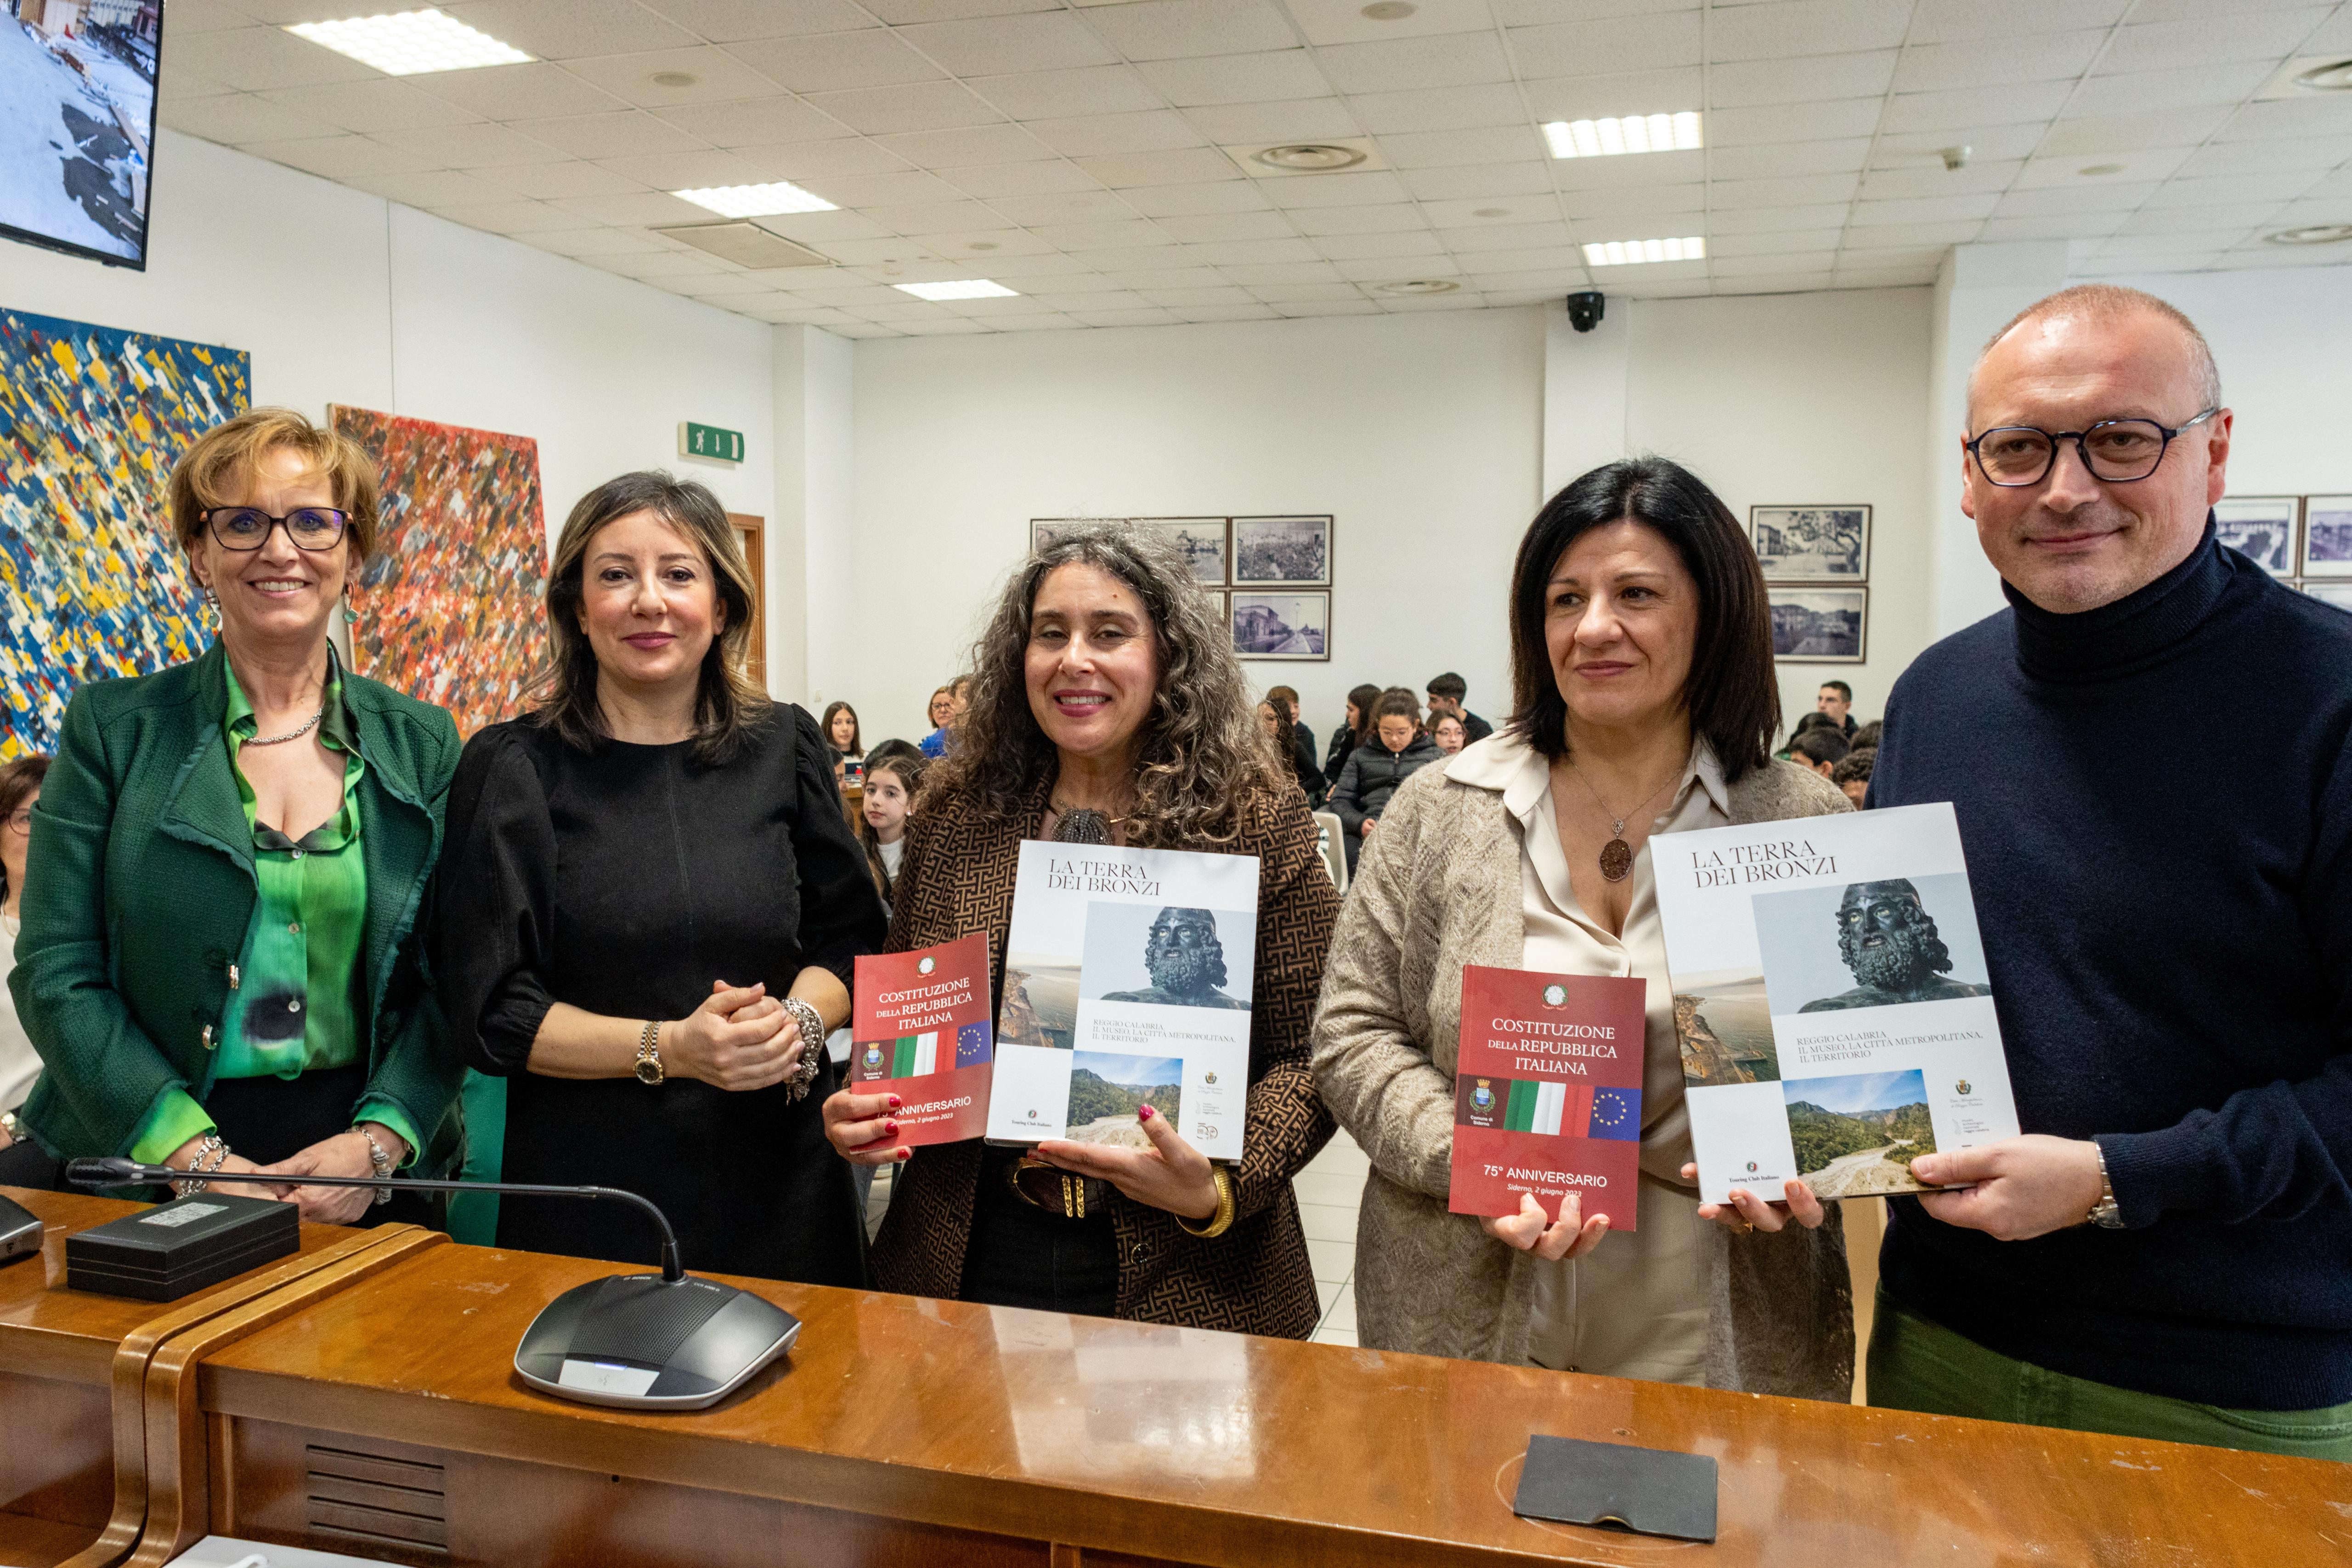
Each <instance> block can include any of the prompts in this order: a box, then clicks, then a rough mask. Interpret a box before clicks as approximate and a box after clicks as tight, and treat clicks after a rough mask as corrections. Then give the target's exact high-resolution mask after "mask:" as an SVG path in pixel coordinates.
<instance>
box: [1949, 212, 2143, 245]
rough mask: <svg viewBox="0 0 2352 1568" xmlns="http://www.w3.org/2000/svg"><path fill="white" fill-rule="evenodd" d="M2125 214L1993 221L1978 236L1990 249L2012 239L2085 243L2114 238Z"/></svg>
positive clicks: (1987, 220)
mask: <svg viewBox="0 0 2352 1568" xmlns="http://www.w3.org/2000/svg"><path fill="white" fill-rule="evenodd" d="M2124 216H2125V215H2124V214H2122V213H2084V212H2076V213H2066V214H2063V215H2061V216H2056V217H1993V218H1987V219H1986V220H1985V226H1984V227H1983V228H1981V229H1979V231H1978V233H1977V238H1978V239H1979V240H1980V241H1982V242H1983V243H1985V244H1987V245H1994V244H1998V243H2000V242H2001V241H2003V240H2011V239H2082V238H2087V237H2092V236H2095V235H2103V234H2113V233H2114V232H2115V231H2116V226H2117V225H2119V224H2121V223H2122V222H2123V221H2124Z"/></svg>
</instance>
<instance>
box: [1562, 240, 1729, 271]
mask: <svg viewBox="0 0 2352 1568" xmlns="http://www.w3.org/2000/svg"><path fill="white" fill-rule="evenodd" d="M1705 259H1706V240H1705V239H1702V238H1701V237H1698V236H1697V235H1695V234H1694V235H1689V236H1686V237H1684V238H1681V239H1612V240H1609V241H1606V242H1604V243H1601V244H1597V245H1588V246H1586V247H1584V264H1585V265H1586V266H1587V267H1632V266H1638V265H1639V264H1641V263H1643V262H1645V261H1702V260H1705Z"/></svg>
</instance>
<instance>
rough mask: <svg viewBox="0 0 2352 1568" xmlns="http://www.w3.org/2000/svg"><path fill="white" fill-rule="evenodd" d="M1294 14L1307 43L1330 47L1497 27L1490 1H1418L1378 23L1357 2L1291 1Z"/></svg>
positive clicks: (1326, 0) (1480, 31)
mask: <svg viewBox="0 0 2352 1568" xmlns="http://www.w3.org/2000/svg"><path fill="white" fill-rule="evenodd" d="M1287 4H1288V6H1289V9H1290V14H1291V16H1294V17H1296V18H1297V21H1298V30H1299V31H1300V32H1302V33H1304V34H1306V35H1307V42H1308V43H1310V44H1315V45H1318V46H1324V45H1330V44H1369V43H1379V42H1382V41H1384V40H1386V39H1390V38H1416V37H1434V36H1436V35H1438V34H1440V33H1484V32H1486V31H1489V30H1490V29H1491V28H1493V26H1494V25H1495V18H1494V14H1493V13H1492V12H1491V11H1489V10H1488V9H1487V7H1486V0H1417V4H1416V5H1415V8H1414V9H1413V10H1412V11H1410V12H1408V13H1406V14H1405V15H1404V16H1382V17H1380V18H1378V19H1377V20H1376V19H1374V18H1372V17H1370V16H1365V15H1364V8H1363V6H1362V5H1360V4H1358V3H1357V0H1287Z"/></svg>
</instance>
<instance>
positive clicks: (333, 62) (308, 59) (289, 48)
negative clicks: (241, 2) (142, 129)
mask: <svg viewBox="0 0 2352 1568" xmlns="http://www.w3.org/2000/svg"><path fill="white" fill-rule="evenodd" d="M171 54H172V55H173V57H175V59H174V63H175V64H182V65H184V66H185V67H186V68H188V69H189V70H190V71H192V72H194V74H196V75H198V76H205V77H210V78H211V79H214V80H215V81H219V82H226V84H227V85H229V86H230V87H234V88H238V89H243V90H245V91H248V92H253V91H259V90H260V89H265V88H273V87H315V86H318V85H319V84H320V83H322V82H331V81H381V80H383V76H382V75H381V74H380V73H379V72H377V71H376V70H375V69H374V68H372V67H368V66H363V65H362V64H360V63H359V61H357V60H354V59H348V58H344V57H343V56H341V55H339V54H337V53H335V52H334V51H333V50H332V49H330V48H325V47H321V46H320V45H318V44H314V43H311V42H310V40H309V39H307V38H298V37H295V36H294V35H293V34H291V33H289V32H284V31H281V30H280V29H278V28H276V27H227V28H223V29H222V30H221V31H219V32H217V33H191V34H189V35H188V36H187V37H184V38H177V37H175V38H173V40H172V48H171ZM171 71H172V68H171V67H170V66H166V67H165V68H164V75H166V76H167V77H168V76H169V75H170V74H171Z"/></svg>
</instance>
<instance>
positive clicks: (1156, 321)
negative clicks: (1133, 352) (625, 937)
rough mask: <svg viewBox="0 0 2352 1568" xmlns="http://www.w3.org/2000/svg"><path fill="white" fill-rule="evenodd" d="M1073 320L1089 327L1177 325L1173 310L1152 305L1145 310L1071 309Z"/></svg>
mask: <svg viewBox="0 0 2352 1568" xmlns="http://www.w3.org/2000/svg"><path fill="white" fill-rule="evenodd" d="M1069 314H1070V318H1071V319H1072V320H1073V321H1083V322H1085V323H1086V324H1087V326H1089V327H1172V326H1177V325H1179V324H1180V323H1179V321H1178V320H1177V317H1176V313H1175V312H1174V311H1173V310H1160V309H1159V308H1158V307H1156V306H1155V307H1153V308H1152V309H1150V310H1072V311H1071V312H1069Z"/></svg>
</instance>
